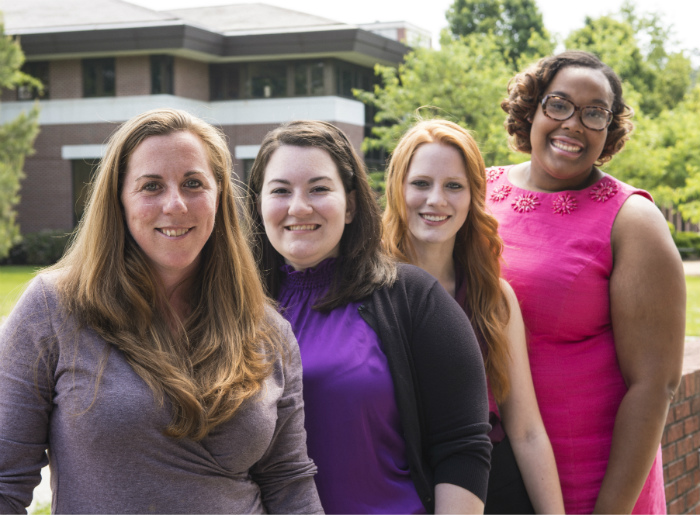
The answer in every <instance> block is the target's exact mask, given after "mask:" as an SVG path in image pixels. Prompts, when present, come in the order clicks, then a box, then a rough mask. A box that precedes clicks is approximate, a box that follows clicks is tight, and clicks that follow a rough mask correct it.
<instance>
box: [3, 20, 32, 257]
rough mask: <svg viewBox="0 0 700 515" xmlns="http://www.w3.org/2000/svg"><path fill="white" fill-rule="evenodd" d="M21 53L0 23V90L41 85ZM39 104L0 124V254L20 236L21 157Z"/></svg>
mask: <svg viewBox="0 0 700 515" xmlns="http://www.w3.org/2000/svg"><path fill="white" fill-rule="evenodd" d="M23 63H24V55H23V53H22V50H21V48H20V46H19V43H18V42H17V41H15V40H13V39H12V38H10V37H8V36H6V35H5V32H4V28H3V26H2V25H0V90H3V89H7V88H15V87H17V86H20V85H32V86H34V87H40V84H39V83H37V81H36V80H34V79H32V78H31V77H28V76H27V75H26V74H24V73H22V71H21V68H22V64H23ZM38 117H39V113H38V108H37V107H36V106H35V107H34V108H33V109H32V110H31V111H30V112H29V113H26V114H21V115H20V116H18V117H17V118H16V119H14V120H12V121H10V122H8V123H6V124H5V125H2V126H0V257H4V256H6V255H7V253H8V252H9V250H10V248H11V247H12V245H14V244H15V243H17V242H18V241H19V239H20V234H19V227H18V225H17V222H16V213H15V210H14V208H15V206H16V205H17V202H19V188H20V181H21V179H22V177H23V173H22V168H23V167H24V158H25V157H26V156H27V155H29V154H31V153H32V152H33V144H34V139H35V138H36V135H37V133H38V130H39V125H38Z"/></svg>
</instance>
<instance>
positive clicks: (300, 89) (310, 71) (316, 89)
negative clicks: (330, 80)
mask: <svg viewBox="0 0 700 515" xmlns="http://www.w3.org/2000/svg"><path fill="white" fill-rule="evenodd" d="M324 70H325V67H324V63H323V61H317V62H312V63H297V64H295V65H294V95H296V96H321V95H323V94H325V91H326V89H325V77H324V75H325V73H324Z"/></svg>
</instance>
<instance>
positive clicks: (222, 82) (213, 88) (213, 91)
mask: <svg viewBox="0 0 700 515" xmlns="http://www.w3.org/2000/svg"><path fill="white" fill-rule="evenodd" d="M209 85H210V86H209V87H210V98H211V99H212V100H235V99H238V98H241V67H240V65H238V64H232V63H226V64H212V65H210V66H209Z"/></svg>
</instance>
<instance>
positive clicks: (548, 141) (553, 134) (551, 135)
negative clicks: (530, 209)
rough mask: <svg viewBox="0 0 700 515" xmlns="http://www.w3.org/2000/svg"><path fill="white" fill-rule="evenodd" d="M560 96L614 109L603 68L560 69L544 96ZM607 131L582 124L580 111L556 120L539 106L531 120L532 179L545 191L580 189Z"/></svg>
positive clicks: (602, 146)
mask: <svg viewBox="0 0 700 515" xmlns="http://www.w3.org/2000/svg"><path fill="white" fill-rule="evenodd" d="M550 94H551V95H558V96H560V97H563V98H565V99H567V100H570V101H571V102H573V103H574V104H576V105H577V106H581V107H583V106H600V107H604V108H606V109H612V104H613V98H614V96H613V92H612V88H611V87H610V83H609V82H608V79H607V78H606V77H605V75H604V74H603V72H602V71H600V70H595V69H592V68H581V67H573V66H570V67H567V68H564V69H562V70H560V71H559V72H558V73H557V74H556V75H555V76H554V79H553V80H552V82H551V83H550V84H549V87H548V88H547V89H546V90H545V92H544V94H543V96H545V95H550ZM607 135H608V130H607V129H605V130H602V131H594V130H591V129H587V128H586V127H584V126H583V125H582V124H581V120H580V118H579V112H576V113H574V115H573V116H572V117H571V118H569V119H568V120H564V121H556V120H552V119H550V118H547V116H546V115H545V114H544V112H543V111H542V106H541V105H540V106H539V107H538V108H537V111H536V112H535V115H534V117H533V119H532V130H531V132H530V143H531V144H532V152H531V154H532V160H531V169H530V180H531V181H533V183H534V185H535V186H537V187H538V188H541V189H543V190H545V191H562V190H566V189H579V188H581V187H585V186H586V185H587V181H588V179H589V178H590V176H591V172H592V170H593V166H594V163H595V162H596V161H597V160H598V158H599V157H600V154H601V152H602V151H603V148H604V146H605V139H606V137H607Z"/></svg>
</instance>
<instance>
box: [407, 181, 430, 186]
mask: <svg viewBox="0 0 700 515" xmlns="http://www.w3.org/2000/svg"><path fill="white" fill-rule="evenodd" d="M411 184H412V185H413V186H415V187H416V188H426V187H427V186H428V181H423V180H416V181H413V182H411Z"/></svg>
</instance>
